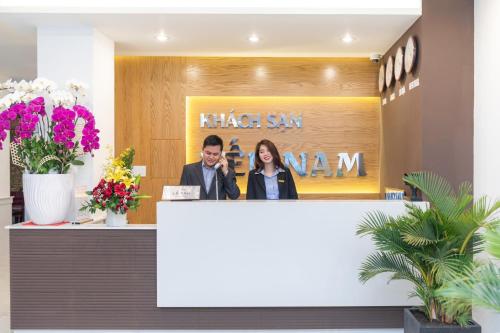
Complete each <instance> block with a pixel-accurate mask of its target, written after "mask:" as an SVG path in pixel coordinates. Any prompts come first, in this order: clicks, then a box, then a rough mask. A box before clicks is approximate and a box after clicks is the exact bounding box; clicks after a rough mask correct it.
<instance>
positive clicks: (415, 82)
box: [409, 78, 420, 90]
mask: <svg viewBox="0 0 500 333" xmlns="http://www.w3.org/2000/svg"><path fill="white" fill-rule="evenodd" d="M419 85H420V79H419V78H416V79H415V80H413V81H411V82H410V86H409V88H410V90H412V89H415V88H416V87H418V86H419Z"/></svg>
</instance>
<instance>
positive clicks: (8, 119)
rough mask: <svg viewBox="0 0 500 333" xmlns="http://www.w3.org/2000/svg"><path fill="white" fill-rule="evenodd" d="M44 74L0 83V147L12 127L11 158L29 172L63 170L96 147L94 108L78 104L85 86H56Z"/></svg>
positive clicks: (79, 162)
mask: <svg viewBox="0 0 500 333" xmlns="http://www.w3.org/2000/svg"><path fill="white" fill-rule="evenodd" d="M56 89H57V86H56V85H55V83H54V82H52V81H49V80H47V79H43V78H37V79H35V80H33V81H30V82H26V81H24V80H22V81H20V82H16V81H12V80H8V81H6V82H4V83H1V84H0V92H4V93H7V94H6V95H5V96H3V97H2V98H1V99H0V149H3V145H2V143H3V142H4V141H5V140H6V139H7V133H8V132H9V131H10V130H11V129H13V130H14V134H13V138H12V159H13V162H14V164H16V165H18V166H20V167H23V168H24V169H25V171H26V172H27V173H31V174H46V173H60V174H64V173H67V172H68V170H69V168H70V166H71V165H83V162H82V161H81V160H79V159H78V158H79V157H80V156H81V155H83V154H84V153H91V154H92V152H93V151H94V150H97V149H99V136H98V133H99V130H98V129H96V127H95V119H94V115H93V114H92V112H90V111H89V110H88V109H87V108H86V107H85V106H83V105H80V104H79V103H78V100H79V99H81V98H82V97H83V96H85V90H86V85H85V84H83V83H79V82H76V81H70V82H68V83H67V90H56Z"/></svg>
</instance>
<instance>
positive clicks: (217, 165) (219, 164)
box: [200, 151, 226, 170]
mask: <svg viewBox="0 0 500 333" xmlns="http://www.w3.org/2000/svg"><path fill="white" fill-rule="evenodd" d="M200 156H201V158H203V152H200ZM221 157H224V158H225V157H226V152H225V151H223V152H222V154H221ZM221 165H222V164H221V163H220V162H217V163H216V164H215V165H214V169H215V170H217V169H219V168H220V167H221Z"/></svg>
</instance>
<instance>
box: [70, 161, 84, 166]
mask: <svg viewBox="0 0 500 333" xmlns="http://www.w3.org/2000/svg"><path fill="white" fill-rule="evenodd" d="M71 164H73V165H84V163H83V161H80V160H72V161H71Z"/></svg>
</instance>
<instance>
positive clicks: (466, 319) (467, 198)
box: [357, 172, 500, 333]
mask: <svg viewBox="0 0 500 333" xmlns="http://www.w3.org/2000/svg"><path fill="white" fill-rule="evenodd" d="M403 179H404V181H405V182H406V183H408V184H410V185H411V186H414V187H415V188H417V189H419V190H420V191H421V192H422V193H423V194H424V195H425V196H426V198H427V200H428V201H429V207H428V209H421V208H419V207H417V206H415V205H412V204H411V203H408V204H407V205H406V208H407V213H406V214H405V215H402V216H398V217H390V216H388V215H386V214H384V213H382V212H373V213H370V214H368V215H367V216H366V217H365V219H364V220H363V222H362V223H361V224H360V225H359V226H358V229H357V234H358V235H361V236H371V237H372V239H373V241H374V243H375V247H376V250H377V252H375V253H373V254H371V255H370V256H368V258H366V260H365V261H364V262H363V264H362V266H361V269H360V274H359V278H360V280H361V281H362V282H363V283H365V282H367V281H368V280H370V279H371V278H373V277H374V276H376V275H378V274H381V273H390V280H407V281H409V282H410V283H411V284H412V285H413V287H414V289H413V292H412V293H411V294H410V295H409V296H410V297H418V298H419V299H420V300H421V301H422V303H423V306H422V307H421V308H414V309H405V312H404V331H405V333H416V332H422V333H423V332H429V333H430V332H432V333H440V332H473V333H476V332H480V331H481V327H480V326H479V325H478V324H477V323H475V322H474V321H472V317H471V312H472V311H471V310H472V305H471V300H470V299H462V300H461V303H460V306H456V305H453V306H452V305H450V304H449V303H448V302H447V298H446V296H445V295H443V294H440V290H441V289H442V288H444V287H445V285H446V283H447V281H449V279H450V276H452V275H453V274H462V273H463V272H464V271H465V269H466V268H467V267H470V266H471V265H472V263H473V255H474V254H475V253H477V252H478V251H480V245H481V243H482V240H481V236H480V234H479V232H478V231H479V230H480V229H482V228H489V227H491V226H493V225H496V224H497V223H498V220H497V219H496V218H495V217H494V213H495V212H496V211H497V210H498V208H499V207H500V202H498V201H496V202H493V203H490V202H488V200H487V199H486V198H480V199H479V200H477V201H476V202H474V200H473V196H472V194H471V192H472V187H471V184H469V183H463V184H462V185H461V186H460V187H459V189H458V192H455V191H453V189H452V187H451V186H450V184H449V183H448V182H447V181H446V180H445V179H443V178H441V177H439V176H438V175H435V174H433V173H427V172H418V173H411V174H407V175H406V176H405V177H404V178H403Z"/></svg>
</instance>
